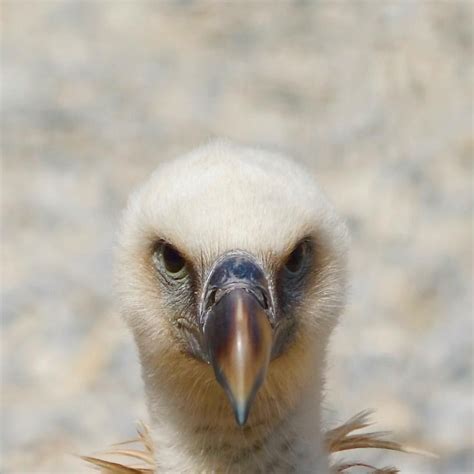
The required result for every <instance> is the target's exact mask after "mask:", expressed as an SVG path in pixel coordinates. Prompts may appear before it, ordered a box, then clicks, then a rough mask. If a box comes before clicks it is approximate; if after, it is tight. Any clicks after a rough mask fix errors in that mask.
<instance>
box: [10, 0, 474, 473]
mask: <svg viewBox="0 0 474 474" xmlns="http://www.w3.org/2000/svg"><path fill="white" fill-rule="evenodd" d="M1 10H2V11H1V17H2V19H1V27H2V107H3V112H2V123H3V136H2V161H3V166H2V170H3V173H2V175H3V179H2V208H3V219H2V224H3V225H2V262H3V263H2V277H3V278H2V280H3V284H2V290H3V295H2V325H3V336H2V352H3V354H2V366H3V368H2V408H3V409H2V412H3V413H2V421H1V423H2V442H1V447H2V468H1V471H2V472H6V473H7V472H8V473H13V472H48V473H49V472H51V473H53V472H56V473H64V472H84V471H85V469H84V466H83V464H82V463H81V462H80V461H78V460H77V459H75V458H74V457H72V456H71V455H70V453H88V452H91V451H94V450H96V449H99V448H103V447H106V446H107V445H108V444H110V443H112V442H115V441H118V440H122V439H126V438H128V437H130V436H132V435H133V432H134V421H135V420H136V419H139V418H146V411H145V407H144V400H143V393H142V385H141V381H140V376H139V370H138V363H137V357H136V355H135V350H134V347H133V344H132V341H131V338H130V337H129V335H128V333H127V331H126V329H125V328H124V325H123V324H122V322H121V321H120V319H119V318H118V316H117V308H116V305H115V298H114V293H113V288H112V284H111V279H112V262H113V259H112V255H113V246H114V238H115V232H116V229H117V223H118V219H119V215H120V209H121V208H122V207H123V206H124V204H125V202H126V198H127V195H128V194H129V192H130V191H131V190H132V189H133V188H134V187H135V186H136V185H137V184H138V183H140V182H141V181H142V180H143V179H145V178H146V176H148V175H149V173H150V172H151V171H152V170H153V169H154V167H155V166H156V164H157V163H158V162H160V161H161V160H164V159H168V158H172V157H174V156H176V155H178V154H179V153H181V152H183V151H187V150H189V149H191V148H193V147H195V146H197V145H199V144H201V143H203V142H205V141H207V140H208V139H209V138H210V137H214V136H226V137H229V138H231V139H234V140H236V141H238V142H243V143H248V144H256V145H260V146H265V147H268V148H271V149H276V150H280V151H283V152H287V153H289V154H291V155H293V156H295V157H296V158H297V159H299V160H302V161H304V162H306V163H308V164H309V165H310V166H311V167H312V168H313V169H314V171H315V173H316V174H317V176H318V179H319V181H320V183H321V184H322V186H323V187H324V188H325V189H326V190H327V192H328V194H329V195H330V196H331V197H332V199H333V201H335V204H336V206H337V207H338V208H339V209H340V210H341V213H342V214H344V215H345V217H346V218H347V220H348V223H349V225H350V228H351V231H352V235H353V245H352V262H351V265H352V282H353V285H352V291H351V298H350V303H349V306H348V308H347V311H346V314H345V316H344V320H343V321H342V323H341V325H340V327H339V328H338V330H337V334H336V335H335V337H334V339H333V344H332V354H331V357H330V372H329V377H328V384H327V385H328V386H327V388H328V397H327V403H326V404H327V408H328V410H327V415H328V416H327V417H328V420H329V422H331V423H332V422H335V421H337V420H342V419H344V418H346V417H348V416H350V415H352V414H354V413H355V412H357V411H359V410H361V409H364V408H367V407H370V408H375V409H376V410H377V413H376V415H375V417H374V418H375V419H376V420H377V422H378V423H377V425H376V426H377V428H380V429H392V430H394V431H395V432H396V434H397V438H398V439H400V440H402V441H407V442H410V443H414V444H416V445H418V446H421V447H426V448H429V449H431V450H433V451H435V452H437V453H439V455H440V459H439V461H433V460H431V459H425V458H418V457H415V456H409V455H400V454H396V455H386V456H384V457H383V461H382V462H383V463H386V464H390V463H391V462H393V463H395V464H397V465H399V466H400V467H401V468H403V472H407V473H415V472H416V473H431V472H434V473H471V472H473V471H474V467H473V455H472V447H473V412H474V406H473V397H472V396H473V378H472V375H473V346H472V336H473V322H472V308H473V307H472V304H473V301H472V293H471V291H472V283H473V277H472V275H473V273H472V262H473V260H472V258H473V255H472V242H473V240H472V238H473V235H472V229H473V227H472V203H473V201H472V197H473V194H472V191H473V189H472V165H473V161H472V159H473V133H472V132H473V128H472V117H473V115H472V113H473V110H472V107H473V97H472V79H473V74H472V72H473V71H472V57H473V56H472V53H473V51H472V49H473V48H472V46H473V38H472V34H473V4H472V3H471V2H469V1H466V2H460V1H450V2H448V1H446V2H441V1H439V2H407V1H399V2H394V1H390V2H375V1H373V2H360V1H358V2H335V3H327V2H294V3H282V2H280V3H276V2H273V3H264V2H259V3H214V2H210V1H209V2H191V1H177V2H167V3H161V2H151V1H141V2H138V1H137V2H132V1H116V2H108V1H40V0H37V1H22V0H16V1H13V0H10V1H6V0H3V1H2V3H1ZM367 456H369V457H367ZM360 458H361V459H371V460H375V459H379V458H380V455H379V454H377V453H371V454H370V455H365V454H364V453H361V454H360Z"/></svg>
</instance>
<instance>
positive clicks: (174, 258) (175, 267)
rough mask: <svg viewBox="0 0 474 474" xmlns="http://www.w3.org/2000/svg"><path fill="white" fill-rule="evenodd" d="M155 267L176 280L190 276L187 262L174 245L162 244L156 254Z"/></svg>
mask: <svg viewBox="0 0 474 474" xmlns="http://www.w3.org/2000/svg"><path fill="white" fill-rule="evenodd" d="M153 261H154V263H155V265H156V266H157V267H158V268H159V269H160V270H161V271H164V272H165V273H166V274H167V275H168V276H170V277H171V278H173V279H174V280H181V279H182V278H184V277H185V276H186V275H187V274H188V269H187V266H186V260H185V259H184V257H183V256H182V255H181V254H180V253H179V252H178V250H176V249H175V248H174V247H173V246H172V245H170V244H167V243H165V242H162V243H160V244H158V246H157V247H156V249H155V251H154V253H153Z"/></svg>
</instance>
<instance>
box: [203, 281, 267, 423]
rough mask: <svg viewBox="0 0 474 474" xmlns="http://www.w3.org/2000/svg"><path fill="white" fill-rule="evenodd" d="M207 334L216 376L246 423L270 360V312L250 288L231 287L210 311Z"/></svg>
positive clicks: (206, 326)
mask: <svg viewBox="0 0 474 474" xmlns="http://www.w3.org/2000/svg"><path fill="white" fill-rule="evenodd" d="M204 336H205V340H206V345H207V347H208V351H209V359H210V362H211V364H212V366H213V368H214V372H215V375H216V379H217V381H218V382H219V383H220V384H221V385H222V387H223V388H224V390H225V392H226V394H227V396H228V398H229V400H230V402H231V405H232V408H233V410H234V415H235V419H236V421H237V423H238V424H239V425H240V426H243V425H245V423H246V422H247V418H248V416H249V411H250V407H251V404H252V402H253V400H254V398H255V395H256V394H257V391H258V389H259V388H260V387H261V385H262V383H263V381H264V379H265V375H266V372H267V369H268V365H269V362H270V355H271V349H272V327H271V324H270V321H269V318H268V315H267V313H266V311H265V309H264V308H263V307H262V305H261V303H260V302H259V300H258V298H257V297H256V296H255V295H254V294H253V293H252V292H251V291H249V289H247V288H245V287H240V288H239V287H237V288H234V289H230V290H229V291H228V292H226V293H225V294H224V295H222V296H221V298H220V299H219V301H218V302H217V303H216V304H215V305H214V307H213V308H212V309H211V310H210V311H209V314H208V317H207V319H206V322H205V326H204Z"/></svg>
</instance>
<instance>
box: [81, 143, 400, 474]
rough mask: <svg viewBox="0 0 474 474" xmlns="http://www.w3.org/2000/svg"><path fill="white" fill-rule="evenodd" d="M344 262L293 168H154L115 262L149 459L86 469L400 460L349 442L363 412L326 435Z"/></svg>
mask: <svg viewBox="0 0 474 474" xmlns="http://www.w3.org/2000/svg"><path fill="white" fill-rule="evenodd" d="M347 251H348V232H347V228H346V226H345V224H344V222H343V220H342V219H341V218H340V217H339V216H338V215H337V213H336V211H335V209H334V208H333V206H332V205H331V204H330V203H329V201H328V200H327V198H326V197H325V195H324V194H323V193H322V191H321V190H320V189H319V187H318V186H317V184H316V183H315V181H314V180H313V178H312V177H311V175H310V173H308V172H307V171H306V170H305V169H304V168H303V167H302V166H301V165H299V164H297V163H295V162H293V161H291V160H290V159H287V158H285V157H283V156H280V155H278V154H275V153H270V152H266V151H262V150H260V149H253V148H247V147H242V146H238V145H235V144H232V143H229V142H226V141H215V142H211V143H210V144H207V145H205V146H203V147H201V148H198V149H197V150H195V151H193V152H191V153H189V154H187V155H185V156H182V157H181V158H178V159H176V160H175V161H171V162H167V163H164V164H161V165H160V166H159V168H158V169H157V170H156V171H155V172H154V173H153V174H152V175H151V177H150V178H149V180H148V181H147V182H146V183H145V184H143V185H142V186H141V187H140V188H139V189H138V190H137V191H136V192H135V193H134V194H133V195H132V196H131V198H130V200H129V203H128V206H127V209H126V210H125V213H124V217H123V221H122V226H121V231H120V238H119V250H118V256H117V276H118V289H119V293H120V302H121V311H122V313H123V317H124V319H125V321H126V322H127V325H128V326H129V328H130V329H131V332H132V334H133V337H134V340H135V342H136V346H137V349H138V354H139V359H140V363H141V369H142V376H143V381H144V386H145V393H146V398H147V406H148V411H149V428H148V427H146V426H142V428H141V429H140V432H139V433H140V440H141V443H142V445H143V446H144V449H143V450H139V449H137V450H132V449H125V448H124V447H123V446H119V447H116V448H115V449H116V454H119V455H120V454H121V455H125V456H129V457H130V458H133V459H134V460H135V461H137V462H138V461H142V462H145V465H141V466H138V467H137V466H136V465H134V464H133V463H131V464H129V465H126V464H123V463H118V462H113V461H107V460H105V459H103V458H101V457H99V456H97V455H96V456H90V457H84V459H85V460H86V461H88V462H91V463H93V464H95V465H96V466H99V467H100V468H101V469H102V470H103V471H104V472H132V473H133V472H136V473H143V472H157V473H221V472H222V473H227V472H229V473H249V474H250V473H290V472H294V473H321V474H325V473H329V472H346V469H348V468H349V467H351V466H354V465H359V464H358V463H349V464H338V465H332V466H331V456H330V452H332V451H338V450H345V449H352V448H358V447H380V448H385V449H397V450H404V449H405V448H404V447H403V446H401V445H399V444H397V443H395V442H390V441H384V440H380V439H378V438H377V436H376V435H375V434H374V433H369V434H368V435H367V436H364V435H352V434H351V433H352V432H353V431H354V430H357V429H360V428H362V427H365V426H367V423H366V414H364V413H362V414H361V415H359V416H358V417H355V418H354V419H352V420H350V421H349V422H348V423H347V424H345V425H343V426H342V427H339V428H336V429H333V430H331V431H329V432H325V431H324V430H323V428H322V421H321V403H322V400H323V387H324V379H325V369H326V353H327V346H328V340H329V337H330V335H331V332H332V330H333V329H334V327H335V325H336V324H337V321H338V318H339V316H340V314H341V312H342V311H343V308H344V302H345V299H346V274H347V271H346V261H347ZM109 454H110V451H109ZM374 470H375V468H374ZM375 472H378V471H376V470H375ZM383 472H395V471H389V470H387V471H383Z"/></svg>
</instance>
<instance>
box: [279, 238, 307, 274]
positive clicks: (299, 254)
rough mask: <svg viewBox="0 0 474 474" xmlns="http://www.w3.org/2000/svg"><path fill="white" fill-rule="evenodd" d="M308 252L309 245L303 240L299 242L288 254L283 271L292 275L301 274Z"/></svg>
mask: <svg viewBox="0 0 474 474" xmlns="http://www.w3.org/2000/svg"><path fill="white" fill-rule="evenodd" d="M308 251H309V243H308V242H307V241H306V240H305V241H303V242H300V243H299V244H298V245H297V246H296V248H295V249H294V250H293V252H291V253H290V255H289V256H288V258H287V259H286V262H285V265H284V266H285V269H286V270H287V271H288V272H289V273H290V274H293V275H296V274H298V273H300V272H301V270H302V269H303V268H304V264H305V261H306V256H307V254H308Z"/></svg>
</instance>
